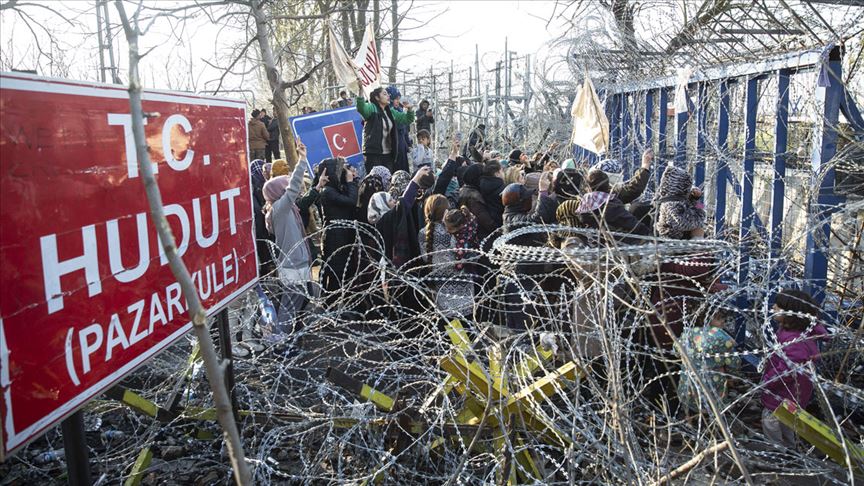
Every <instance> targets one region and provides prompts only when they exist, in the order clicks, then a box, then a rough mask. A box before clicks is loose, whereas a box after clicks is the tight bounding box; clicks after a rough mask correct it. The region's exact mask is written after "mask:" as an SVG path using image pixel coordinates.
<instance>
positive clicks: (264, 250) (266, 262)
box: [249, 159, 274, 277]
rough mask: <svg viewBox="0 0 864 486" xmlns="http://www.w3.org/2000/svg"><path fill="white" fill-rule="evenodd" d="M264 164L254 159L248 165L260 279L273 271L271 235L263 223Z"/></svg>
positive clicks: (265, 180)
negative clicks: (250, 176)
mask: <svg viewBox="0 0 864 486" xmlns="http://www.w3.org/2000/svg"><path fill="white" fill-rule="evenodd" d="M265 165H269V164H265V163H264V161H263V160H261V159H255V160H253V161H252V163H251V164H250V165H249V171H250V173H251V175H252V209H253V214H254V216H255V221H254V223H255V252H256V253H257V254H258V274H259V275H261V276H262V277H263V276H264V275H268V274H270V272H272V271H273V269H274V267H273V256H272V254H271V252H270V244H271V243H273V235H271V234H270V232H268V231H267V226H266V224H265V221H264V205H265V204H266V201H265V200H264V194H263V193H262V190H263V189H264V183H266V182H267V179H268V177H264V166H265Z"/></svg>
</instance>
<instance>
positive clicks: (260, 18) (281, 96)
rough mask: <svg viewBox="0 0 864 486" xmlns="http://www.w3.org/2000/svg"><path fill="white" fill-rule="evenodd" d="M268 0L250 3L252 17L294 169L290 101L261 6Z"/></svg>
mask: <svg viewBox="0 0 864 486" xmlns="http://www.w3.org/2000/svg"><path fill="white" fill-rule="evenodd" d="M265 1H266V0H252V1H251V2H250V3H249V8H250V9H251V10H252V17H253V18H254V19H255V29H256V34H257V37H258V48H259V49H260V50H261V61H262V62H263V63H264V70H265V71H266V72H267V81H268V82H269V83H270V89H271V90H272V91H273V110H274V111H275V112H276V118H278V119H279V135H280V136H281V137H282V144H283V145H284V147H285V158H286V159H287V161H288V166H289V167H291V168H292V169H293V167H294V166H295V165H296V164H297V148H296V146H295V143H294V132H292V131H291V125H290V124H289V123H288V101H287V100H286V99H285V88H283V87H282V84H283V83H284V81H282V77H281V76H280V75H279V71H278V70H277V69H276V61H275V59H274V57H273V49H272V48H271V47H270V37H269V33H268V32H267V16H266V15H264V10H263V9H262V7H261V4H262V3H264V2H265Z"/></svg>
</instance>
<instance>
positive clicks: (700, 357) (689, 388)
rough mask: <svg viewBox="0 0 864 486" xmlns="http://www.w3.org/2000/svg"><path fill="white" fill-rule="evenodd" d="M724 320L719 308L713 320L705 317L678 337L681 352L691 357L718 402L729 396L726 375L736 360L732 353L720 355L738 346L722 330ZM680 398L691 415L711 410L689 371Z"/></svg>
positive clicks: (679, 384) (683, 381) (685, 376)
mask: <svg viewBox="0 0 864 486" xmlns="http://www.w3.org/2000/svg"><path fill="white" fill-rule="evenodd" d="M700 320H701V319H700ZM725 323H726V315H725V313H724V312H723V311H722V310H717V311H716V312H715V313H714V315H713V316H712V317H711V318H710V319H704V320H702V322H700V323H699V324H700V326H696V327H689V328H687V329H685V330H684V333H683V334H681V338H680V339H679V341H680V342H681V347H682V351H683V352H685V353H687V356H689V357H690V361H691V362H692V363H693V367H694V368H695V369H696V372H697V373H699V376H700V377H701V378H702V382H703V383H704V384H705V386H706V387H707V388H708V390H707V391H708V392H709V393H712V394H713V395H714V397H716V398H717V399H718V401H722V400H723V398H725V397H726V382H727V380H726V377H725V376H724V374H725V373H726V372H727V371H728V368H729V367H731V366H732V365H733V363H734V361H733V358H732V356H718V355H722V354H725V353H729V352H730V351H732V349H733V348H734V347H735V340H734V339H732V336H730V335H729V334H727V333H726V331H724V330H723V325H724V324H725ZM678 399H679V400H680V401H681V405H682V406H683V407H686V408H685V411H687V412H688V415H689V414H690V413H699V412H708V411H709V408H708V401H707V400H705V399H704V398H700V392H699V390H698V386H697V385H696V383H695V381H694V380H693V378H692V377H690V375H689V374H684V375H682V376H681V381H680V382H679V383H678Z"/></svg>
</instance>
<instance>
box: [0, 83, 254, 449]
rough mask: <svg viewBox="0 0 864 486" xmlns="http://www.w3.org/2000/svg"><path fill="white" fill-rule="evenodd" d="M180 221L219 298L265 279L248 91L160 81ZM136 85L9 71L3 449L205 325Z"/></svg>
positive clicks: (161, 146) (169, 178)
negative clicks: (192, 314)
mask: <svg viewBox="0 0 864 486" xmlns="http://www.w3.org/2000/svg"><path fill="white" fill-rule="evenodd" d="M143 99H144V101H143V105H144V111H145V113H150V114H151V116H149V117H148V119H147V120H146V122H147V123H146V126H145V127H144V128H145V131H146V135H147V144H148V146H149V150H150V158H151V160H152V161H153V168H154V170H157V176H156V177H157V181H158V183H159V187H160V189H161V191H162V200H163V205H164V207H165V211H166V214H167V218H168V221H169V223H170V225H171V229H172V230H173V232H174V237H175V239H176V241H177V246H178V248H179V252H180V254H181V255H182V257H183V260H184V261H185V263H186V266H187V267H188V269H189V271H190V273H191V274H192V276H193V280H194V282H195V285H196V287H197V289H198V292H199V294H200V296H201V298H202V300H203V302H204V305H205V307H207V308H208V312H209V313H211V314H212V313H214V312H216V311H218V310H219V309H220V308H221V307H224V306H225V305H226V304H227V303H228V302H229V301H230V300H232V299H233V298H235V297H236V296H237V295H239V294H240V293H241V292H243V291H244V290H245V289H247V288H248V287H250V286H251V285H252V284H254V282H255V281H256V279H257V269H258V264H257V257H256V254H255V242H254V229H253V225H254V223H253V217H252V202H251V193H250V187H251V182H250V177H249V164H248V155H247V150H246V147H247V143H246V111H245V105H244V104H243V103H242V102H238V101H232V100H226V99H221V98H206V97H199V96H195V95H192V94H180V93H176V94H174V93H167V92H157V91H146V92H145V93H144V95H143ZM137 164H138V161H137V156H136V153H135V148H134V143H133V140H132V129H131V116H130V115H129V99H128V94H127V92H126V88H124V87H120V86H106V85H97V84H88V83H79V82H69V81H61V80H49V79H45V78H39V77H36V76H27V75H20V74H17V73H16V74H0V206H2V208H3V209H2V213H0V221H2V224H0V387H2V393H3V396H2V399H0V429H2V433H0V437H2V444H0V454H2V455H5V454H8V453H10V452H12V451H14V450H15V449H16V448H18V447H20V446H22V445H23V444H24V443H26V442H27V441H28V440H30V439H32V438H34V437H36V436H37V435H38V434H40V433H41V432H43V431H44V430H45V429H46V428H48V427H50V426H51V425H52V424H54V423H56V422H57V421H59V420H61V419H62V418H64V417H65V416H66V415H69V414H70V413H72V412H74V411H75V410H76V409H77V408H79V407H80V406H81V405H83V404H84V403H85V402H87V400H89V399H90V398H92V397H93V396H95V395H97V394H99V393H101V392H102V391H104V390H105V389H106V388H108V387H110V386H111V385H112V384H114V383H115V382H117V381H118V380H120V379H121V378H122V377H123V376H124V375H126V374H127V373H129V372H131V371H132V370H134V369H135V368H136V367H138V366H140V365H141V364H143V363H145V362H146V361H147V360H148V359H149V358H151V357H153V356H154V355H155V354H156V353H158V352H160V351H162V350H163V349H165V347H167V346H168V345H170V344H171V343H173V342H174V341H176V340H177V339H178V338H180V337H181V336H183V335H184V334H186V332H188V331H189V330H190V329H191V323H190V322H189V318H188V315H187V304H186V301H185V299H183V297H182V295H181V292H180V286H179V284H178V283H177V282H176V280H175V279H174V277H173V275H172V274H171V270H170V268H169V267H168V264H167V260H166V258H165V256H164V254H163V252H162V247H161V245H160V244H159V242H158V237H157V234H156V230H155V227H154V226H153V223H152V222H151V221H150V214H149V211H148V204H147V199H146V196H145V193H144V185H143V184H142V181H141V177H140V176H139V174H138V165H137Z"/></svg>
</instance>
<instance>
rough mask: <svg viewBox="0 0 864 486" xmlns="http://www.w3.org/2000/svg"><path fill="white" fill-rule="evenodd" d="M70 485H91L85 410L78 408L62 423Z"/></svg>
mask: <svg viewBox="0 0 864 486" xmlns="http://www.w3.org/2000/svg"><path fill="white" fill-rule="evenodd" d="M60 430H61V431H62V432H63V452H64V455H65V457H66V468H67V471H66V473H67V478H66V479H67V482H68V484H69V486H89V485H90V484H92V481H91V478H90V455H89V449H88V447H87V435H86V433H85V431H84V412H82V411H81V410H78V411H77V412H75V413H73V414H72V415H70V416H68V417H66V420H64V421H63V422H61V423H60Z"/></svg>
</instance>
